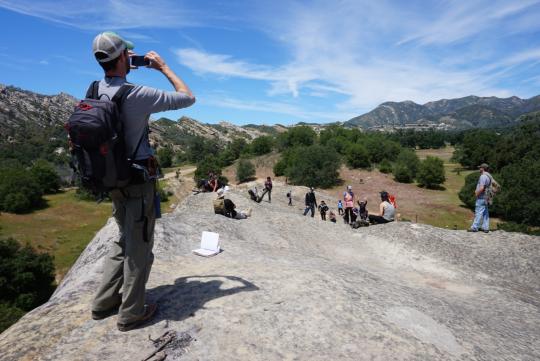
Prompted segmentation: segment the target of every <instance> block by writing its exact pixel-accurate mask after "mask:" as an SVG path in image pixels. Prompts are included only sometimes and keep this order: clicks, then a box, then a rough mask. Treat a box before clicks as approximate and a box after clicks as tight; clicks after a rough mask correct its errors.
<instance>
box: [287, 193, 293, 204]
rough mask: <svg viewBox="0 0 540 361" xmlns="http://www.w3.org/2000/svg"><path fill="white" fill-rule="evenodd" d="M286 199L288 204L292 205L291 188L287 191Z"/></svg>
mask: <svg viewBox="0 0 540 361" xmlns="http://www.w3.org/2000/svg"><path fill="white" fill-rule="evenodd" d="M287 199H288V200H289V206H292V190H291V191H288V192H287Z"/></svg>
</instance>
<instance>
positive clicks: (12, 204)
mask: <svg viewBox="0 0 540 361" xmlns="http://www.w3.org/2000/svg"><path fill="white" fill-rule="evenodd" d="M42 194H43V191H42V189H41V186H40V184H39V183H38V182H37V181H36V180H35V179H34V177H33V176H32V174H31V173H30V171H28V170H26V169H23V168H20V167H19V168H11V167H7V168H2V169H0V210H2V211H6V212H13V213H24V212H28V211H31V210H32V209H33V208H35V207H38V206H41V205H42V204H43V199H42V198H41V196H42Z"/></svg>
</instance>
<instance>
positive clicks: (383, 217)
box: [368, 191, 396, 224]
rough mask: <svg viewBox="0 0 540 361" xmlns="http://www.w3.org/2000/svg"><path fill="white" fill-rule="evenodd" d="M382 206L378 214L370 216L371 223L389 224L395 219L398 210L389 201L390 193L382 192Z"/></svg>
mask: <svg viewBox="0 0 540 361" xmlns="http://www.w3.org/2000/svg"><path fill="white" fill-rule="evenodd" d="M380 194H381V204H380V205H379V213H378V214H370V215H368V217H369V223H372V224H379V223H388V222H392V221H393V220H394V217H395V213H396V208H395V207H394V205H393V204H392V203H390V201H389V199H388V192H386V191H382V192H381V193H380Z"/></svg>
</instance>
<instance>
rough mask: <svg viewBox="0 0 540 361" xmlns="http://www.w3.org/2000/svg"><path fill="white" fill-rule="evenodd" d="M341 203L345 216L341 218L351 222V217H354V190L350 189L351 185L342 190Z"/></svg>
mask: <svg viewBox="0 0 540 361" xmlns="http://www.w3.org/2000/svg"><path fill="white" fill-rule="evenodd" d="M343 203H344V204H345V217H343V220H344V221H345V223H346V224H351V223H353V218H355V216H354V214H353V207H354V192H353V191H352V186H350V185H349V186H347V191H346V192H343Z"/></svg>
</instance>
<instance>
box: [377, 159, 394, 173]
mask: <svg viewBox="0 0 540 361" xmlns="http://www.w3.org/2000/svg"><path fill="white" fill-rule="evenodd" d="M379 171H380V172H381V173H392V164H391V163H390V162H389V161H388V160H387V159H383V161H382V162H381V163H379Z"/></svg>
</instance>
